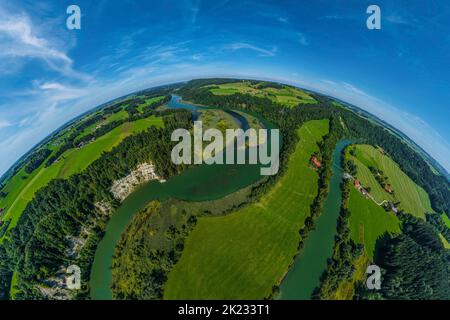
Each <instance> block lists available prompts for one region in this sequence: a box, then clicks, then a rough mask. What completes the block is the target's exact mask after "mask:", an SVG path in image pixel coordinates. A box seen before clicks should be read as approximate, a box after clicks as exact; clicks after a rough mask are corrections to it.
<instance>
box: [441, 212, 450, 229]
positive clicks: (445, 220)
mask: <svg viewBox="0 0 450 320" xmlns="http://www.w3.org/2000/svg"><path fill="white" fill-rule="evenodd" d="M441 218H442V220H443V221H444V223H445V225H446V226H447V227H448V228H450V219H449V218H448V216H447V215H446V214H445V213H443V214H442V215H441Z"/></svg>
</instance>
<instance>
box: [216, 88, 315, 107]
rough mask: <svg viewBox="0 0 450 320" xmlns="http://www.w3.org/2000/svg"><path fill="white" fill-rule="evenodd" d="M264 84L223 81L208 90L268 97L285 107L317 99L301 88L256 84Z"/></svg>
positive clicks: (217, 92)
mask: <svg viewBox="0 0 450 320" xmlns="http://www.w3.org/2000/svg"><path fill="white" fill-rule="evenodd" d="M261 84H264V82H260V83H258V84H252V83H250V82H249V81H241V82H233V83H225V84H220V85H212V86H211V87H212V89H210V91H211V92H212V93H213V94H215V95H231V94H235V93H243V94H251V95H254V96H257V97H261V98H269V99H270V100H272V101H273V102H276V103H278V104H280V105H283V106H287V107H290V108H292V107H296V106H297V105H298V104H314V103H317V101H316V100H315V99H314V98H313V97H311V96H310V95H309V94H308V93H306V92H305V91H303V90H300V89H297V88H294V87H291V86H286V85H282V87H281V88H278V87H277V88H275V87H270V86H267V87H265V86H264V87H262V88H259V87H258V86H259V85H261Z"/></svg>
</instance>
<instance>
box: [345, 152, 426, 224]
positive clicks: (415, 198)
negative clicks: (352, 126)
mask: <svg viewBox="0 0 450 320" xmlns="http://www.w3.org/2000/svg"><path fill="white" fill-rule="evenodd" d="M355 150H356V157H353V156H349V157H350V159H352V160H353V161H354V162H355V164H356V166H357V172H358V173H357V178H358V179H359V180H360V181H361V183H362V185H363V186H365V187H370V188H371V191H370V194H371V195H372V196H373V197H374V198H375V200H376V201H377V202H378V203H380V202H382V201H383V200H388V201H393V202H394V203H395V202H398V201H399V202H400V205H399V208H400V209H402V210H403V211H405V212H407V213H411V214H413V215H415V216H416V217H420V218H425V213H426V212H433V209H432V208H431V203H430V199H429V197H428V194H427V193H426V192H425V190H424V189H423V188H421V187H419V186H418V185H417V184H416V183H415V182H414V181H412V180H411V178H409V177H408V176H407V175H406V174H405V173H404V172H403V171H402V170H401V169H400V167H399V166H398V164H397V163H395V162H394V161H393V160H392V159H391V158H390V157H389V156H388V155H385V154H383V153H382V152H381V151H380V150H379V149H377V148H374V147H373V146H370V145H357V146H356V147H355ZM370 166H372V167H374V168H377V169H379V170H381V171H383V173H384V175H385V176H386V177H387V178H388V182H389V184H391V186H392V190H393V191H394V194H393V195H392V194H389V193H388V192H386V191H385V190H384V189H383V188H381V186H380V185H379V184H378V182H377V181H376V180H375V177H374V175H373V174H372V172H370V170H369V167H370Z"/></svg>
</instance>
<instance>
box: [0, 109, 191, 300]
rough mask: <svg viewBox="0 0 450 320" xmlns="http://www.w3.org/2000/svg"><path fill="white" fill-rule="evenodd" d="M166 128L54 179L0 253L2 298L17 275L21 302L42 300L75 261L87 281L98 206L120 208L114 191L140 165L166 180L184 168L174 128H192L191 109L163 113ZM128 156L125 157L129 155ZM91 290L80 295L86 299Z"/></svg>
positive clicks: (101, 219) (100, 223)
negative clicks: (81, 240) (76, 245)
mask: <svg viewBox="0 0 450 320" xmlns="http://www.w3.org/2000/svg"><path fill="white" fill-rule="evenodd" d="M162 115H164V117H163V120H164V128H161V129H156V128H154V127H150V128H149V129H148V130H147V131H144V132H142V133H139V134H136V135H132V136H130V137H128V138H126V139H124V141H123V142H122V143H121V144H119V145H118V146H117V147H115V148H114V149H113V150H112V151H111V152H108V153H104V154H103V155H102V156H101V158H100V159H98V160H96V161H95V162H93V163H92V164H91V165H90V166H89V167H88V168H87V169H86V170H84V171H83V172H81V173H79V174H75V175H73V176H70V177H69V178H68V179H66V180H62V179H55V180H53V181H51V182H50V183H49V184H48V185H47V186H46V187H44V188H42V189H40V190H39V191H38V192H37V193H36V195H35V197H34V199H33V200H32V201H31V202H30V203H29V204H28V205H27V207H26V209H25V211H24V212H23V214H22V215H21V217H20V219H19V222H18V224H17V226H16V227H15V228H14V229H12V230H11V231H10V233H9V237H8V239H7V240H5V241H4V242H3V244H2V246H1V249H0V255H2V258H1V265H0V272H1V274H0V278H1V282H0V285H1V286H2V287H1V288H0V292H1V293H0V294H1V296H2V297H7V296H8V292H9V284H10V281H11V277H12V273H13V272H16V273H17V275H18V276H17V278H18V281H17V283H16V287H18V291H17V294H16V298H17V299H41V298H42V294H41V292H39V290H38V287H39V286H42V285H45V283H46V281H47V280H48V278H49V277H51V276H52V275H54V274H55V273H57V272H58V270H59V269H61V267H62V266H67V265H70V264H73V263H76V264H77V265H79V266H80V268H81V269H82V270H83V273H82V278H83V279H87V277H89V270H90V264H91V263H92V260H93V254H94V252H95V248H96V243H97V242H98V241H99V240H100V239H101V234H102V227H104V225H105V221H106V220H107V217H105V216H104V215H103V214H102V213H101V212H99V210H98V209H96V204H97V203H111V204H112V205H113V207H114V206H117V204H118V203H117V201H116V200H115V199H113V198H112V195H111V193H110V192H109V188H110V187H111V185H112V183H113V181H114V180H117V179H119V178H121V177H123V176H125V175H127V174H128V173H129V172H130V171H132V170H133V169H134V168H135V167H136V166H137V165H138V164H140V163H143V162H152V163H153V164H155V166H156V171H157V174H158V175H159V176H161V177H164V178H167V177H170V176H172V175H175V174H178V173H179V172H181V171H182V170H184V169H185V167H183V166H175V165H174V164H173V163H172V162H171V161H167V159H168V158H170V152H171V149H172V147H173V146H172V145H171V144H172V142H171V140H170V135H171V133H172V131H173V130H174V128H190V126H191V125H192V124H191V114H190V113H189V112H186V111H180V110H176V111H171V110H168V111H163V112H162ZM125 155H126V156H125ZM92 224H94V225H95V227H94V228H93V230H91V233H92V234H91V237H90V238H89V241H88V243H87V245H85V246H84V247H83V249H82V251H81V252H79V254H78V255H76V256H74V257H71V256H68V254H67V253H68V250H69V249H70V241H68V239H70V238H71V237H79V235H80V233H81V230H82V229H83V228H87V227H88V226H90V225H92ZM87 292H88V288H83V290H82V292H81V293H80V294H79V295H80V298H81V297H83V296H84V297H86V294H87Z"/></svg>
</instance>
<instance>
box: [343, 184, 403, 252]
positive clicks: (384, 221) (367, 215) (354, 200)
mask: <svg viewBox="0 0 450 320" xmlns="http://www.w3.org/2000/svg"><path fill="white" fill-rule="evenodd" d="M348 208H349V210H350V219H349V223H350V236H351V239H353V241H355V242H356V243H362V244H364V247H365V249H366V251H367V254H368V255H369V258H370V259H372V260H373V253H374V250H375V243H376V241H377V239H378V238H380V237H381V236H382V235H383V234H384V233H386V232H388V233H399V232H400V221H399V220H398V218H397V216H396V215H395V214H394V213H392V212H386V211H384V209H383V208H382V207H380V206H378V205H377V204H375V203H374V202H373V201H371V200H369V199H366V198H365V197H364V196H363V195H362V194H361V193H360V192H359V191H357V190H356V189H355V188H353V187H352V188H351V190H350V197H349V203H348Z"/></svg>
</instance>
